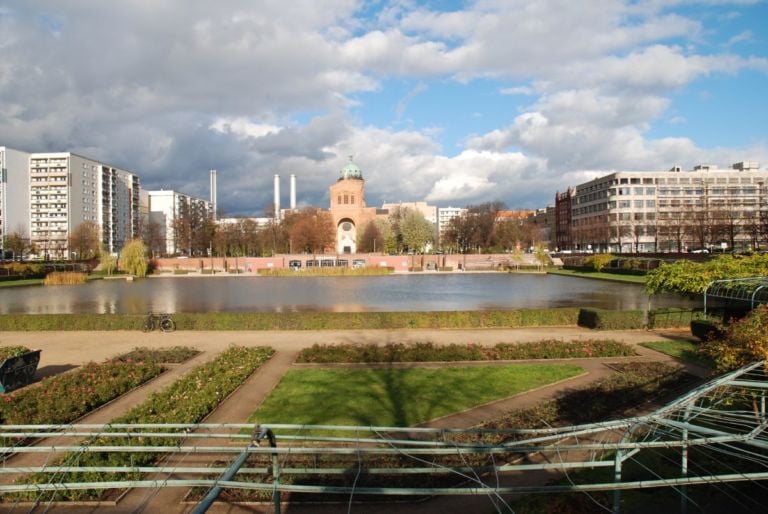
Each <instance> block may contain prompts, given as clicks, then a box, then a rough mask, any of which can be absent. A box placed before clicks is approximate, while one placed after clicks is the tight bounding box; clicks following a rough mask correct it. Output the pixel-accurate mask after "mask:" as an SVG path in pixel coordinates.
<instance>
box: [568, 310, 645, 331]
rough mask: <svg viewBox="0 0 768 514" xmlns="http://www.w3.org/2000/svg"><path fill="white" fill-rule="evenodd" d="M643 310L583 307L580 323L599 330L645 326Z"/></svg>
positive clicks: (580, 312) (580, 313) (630, 328)
mask: <svg viewBox="0 0 768 514" xmlns="http://www.w3.org/2000/svg"><path fill="white" fill-rule="evenodd" d="M643 318H644V313H643V311H641V310H629V311H610V310H605V309H592V308H590V309H581V310H580V311H579V320H578V324H579V326H581V327H587V328H593V329H597V330H632V329H639V328H643V327H644V326H645V322H644V319H643Z"/></svg>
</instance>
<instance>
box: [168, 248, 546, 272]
mask: <svg viewBox="0 0 768 514" xmlns="http://www.w3.org/2000/svg"><path fill="white" fill-rule="evenodd" d="M292 261H293V262H296V261H298V262H300V263H301V268H302V269H304V268H307V267H308V266H307V262H308V261H313V264H314V265H315V266H324V265H325V266H330V265H331V263H333V265H336V263H337V262H338V261H346V265H347V266H348V267H353V266H364V267H387V268H392V269H394V270H395V271H396V272H405V271H408V270H409V269H423V270H427V271H428V270H438V269H441V268H442V269H444V270H445V269H448V268H452V269H453V270H454V271H458V270H468V271H473V270H494V269H499V268H500V267H505V266H511V267H515V266H536V265H537V264H538V262H537V261H536V259H535V257H534V256H533V255H530V254H524V255H521V256H519V257H515V256H513V255H512V254H480V255H478V254H467V255H461V254H451V255H381V254H372V253H365V254H339V255H336V254H314V255H312V254H293V255H289V254H286V255H277V256H275V257H238V258H235V257H226V258H224V257H213V258H210V257H190V258H178V257H176V258H166V259H155V260H154V262H155V264H156V266H157V268H158V269H159V270H161V271H174V270H180V271H186V272H200V271H203V272H205V271H204V270H209V271H208V272H209V273H210V270H215V271H216V272H217V273H218V272H225V271H229V272H235V270H236V269H237V270H239V272H240V273H256V272H257V270H260V269H284V268H289V267H290V266H291V264H292Z"/></svg>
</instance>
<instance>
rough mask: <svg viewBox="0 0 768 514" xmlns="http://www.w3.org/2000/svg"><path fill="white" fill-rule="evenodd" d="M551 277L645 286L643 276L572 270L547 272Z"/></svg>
mask: <svg viewBox="0 0 768 514" xmlns="http://www.w3.org/2000/svg"><path fill="white" fill-rule="evenodd" d="M547 273H549V274H551V275H564V276H568V277H581V278H594V279H597V280H613V281H614V282H629V283H631V284H645V276H644V275H619V274H617V273H602V272H597V271H578V270H572V269H558V270H549V271H547Z"/></svg>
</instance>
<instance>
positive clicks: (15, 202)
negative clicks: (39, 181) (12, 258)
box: [0, 146, 30, 255]
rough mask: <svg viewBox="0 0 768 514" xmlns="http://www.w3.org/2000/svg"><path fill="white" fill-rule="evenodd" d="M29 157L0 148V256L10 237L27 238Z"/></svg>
mask: <svg viewBox="0 0 768 514" xmlns="http://www.w3.org/2000/svg"><path fill="white" fill-rule="evenodd" d="M29 155H30V154H28V153H26V152H21V151H19V150H14V149H12V148H7V147H5V146H0V255H2V254H3V253H5V238H6V236H8V235H9V234H13V233H17V234H18V235H20V236H21V237H23V238H28V237H29V194H28V191H29Z"/></svg>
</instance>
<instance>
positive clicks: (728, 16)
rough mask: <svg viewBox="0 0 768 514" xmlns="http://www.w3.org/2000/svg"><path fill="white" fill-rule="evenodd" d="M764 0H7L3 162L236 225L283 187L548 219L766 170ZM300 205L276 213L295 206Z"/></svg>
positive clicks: (1, 31)
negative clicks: (357, 181) (643, 173)
mask: <svg viewBox="0 0 768 514" xmlns="http://www.w3.org/2000/svg"><path fill="white" fill-rule="evenodd" d="M766 29H768V4H766V2H765V1H760V0H733V1H729V0H711V1H707V0H702V1H684V0H678V1H671V0H648V1H639V0H637V1H635V0H633V1H622V0H583V1H580V2H573V1H567V0H539V1H536V2H530V1H526V0H477V1H465V2H456V1H432V2H429V1H425V2H416V1H411V0H399V1H398V0H395V1H377V2H360V1H357V0H325V1H324V2H316V1H314V0H295V1H294V2H291V8H290V9H286V4H285V2H278V1H272V0H264V1H262V2H259V3H258V5H257V6H256V5H255V4H254V3H253V2H250V1H248V0H223V1H221V2H216V3H215V5H214V4H213V3H209V2H187V1H183V0H169V1H167V2H162V3H157V2H149V1H144V0H126V1H124V2H120V3H113V2H104V3H94V2H91V1H88V0H70V1H68V2H58V1H54V0H28V1H23V2H22V1H11V2H9V3H6V5H5V7H0V46H1V47H2V48H3V59H2V60H0V109H2V112H3V116H2V117H0V136H1V137H0V139H1V140H0V145H6V146H9V147H12V148H19V149H22V150H27V151H64V150H69V151H74V152H78V153H81V154H83V155H87V156H90V157H94V158H98V159H102V160H104V161H105V162H108V163H110V164H114V165H118V166H121V167H123V168H126V169H129V170H132V171H135V172H137V173H138V174H139V175H140V176H141V180H142V185H143V186H144V187H146V188H160V187H164V188H174V189H178V190H181V191H183V192H186V193H190V194H196V195H199V196H202V197H207V195H208V191H207V187H208V169H209V168H217V169H218V171H219V174H218V176H219V187H218V191H219V205H221V206H222V207H223V209H224V212H225V214H230V215H255V214H259V213H260V212H261V211H262V210H263V209H264V208H265V207H267V206H268V205H269V204H270V203H271V191H272V176H273V175H274V174H275V173H279V174H280V175H281V176H283V177H284V187H283V189H284V190H286V191H287V181H288V175H289V174H291V173H293V174H296V175H297V179H298V193H299V194H298V197H299V202H300V204H302V205H315V206H321V207H324V206H327V203H328V193H327V188H328V186H329V185H330V184H331V183H332V182H333V181H334V180H335V179H336V177H337V173H338V170H339V169H340V168H341V167H342V166H343V165H344V164H345V162H346V160H347V156H348V155H350V154H352V155H354V156H355V161H356V162H357V164H358V165H359V166H360V167H361V168H362V169H363V174H364V177H365V179H366V192H367V199H368V203H369V205H378V204H380V203H381V202H382V201H384V200H387V201H417V200H427V201H429V202H431V203H433V204H437V205H441V206H448V205H453V206H464V205H468V204H473V203H479V202H483V201H491V200H501V201H504V202H505V203H506V204H507V205H508V206H509V207H510V208H535V207H544V206H545V205H546V204H548V203H552V200H553V197H554V194H555V192H556V191H558V190H564V189H565V188H567V187H568V186H572V185H575V184H578V183H580V182H582V181H585V180H588V179H590V178H593V177H594V176H597V175H600V174H603V173H607V172H610V171H613V170H654V169H655V170H663V169H668V168H669V167H670V166H672V165H682V166H683V167H684V168H686V169H690V168H692V167H693V166H694V165H696V164H698V163H704V162H706V163H713V164H718V165H720V166H722V167H727V166H729V165H730V164H732V163H733V162H737V161H739V160H757V161H759V162H760V163H761V165H763V166H765V165H766V164H768V135H766V121H768V101H766V99H765V96H766V95H765V91H768V30H766ZM286 200H287V199H283V203H285V202H286Z"/></svg>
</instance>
